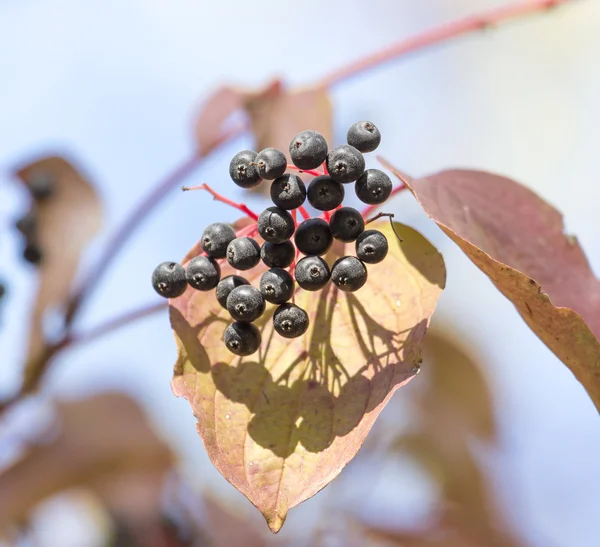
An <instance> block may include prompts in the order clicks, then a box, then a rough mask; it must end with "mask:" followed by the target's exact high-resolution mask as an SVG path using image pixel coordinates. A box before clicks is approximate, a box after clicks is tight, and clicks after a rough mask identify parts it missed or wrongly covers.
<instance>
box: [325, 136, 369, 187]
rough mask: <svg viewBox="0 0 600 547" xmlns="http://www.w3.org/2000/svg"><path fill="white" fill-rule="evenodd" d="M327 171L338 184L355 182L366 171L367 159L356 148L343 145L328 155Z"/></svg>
mask: <svg viewBox="0 0 600 547" xmlns="http://www.w3.org/2000/svg"><path fill="white" fill-rule="evenodd" d="M327 170H328V171H329V175H330V176H331V178H332V179H333V180H336V181H337V182H342V183H346V182H353V181H355V180H356V179H357V178H358V177H360V176H361V175H362V174H363V171H364V170H365V158H364V157H363V155H362V154H361V153H360V152H359V151H358V150H357V149H356V148H354V146H350V145H349V144H342V145H341V146H338V147H337V148H334V149H333V150H332V151H331V152H329V154H328V155H327Z"/></svg>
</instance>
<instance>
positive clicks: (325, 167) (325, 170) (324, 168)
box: [321, 161, 329, 175]
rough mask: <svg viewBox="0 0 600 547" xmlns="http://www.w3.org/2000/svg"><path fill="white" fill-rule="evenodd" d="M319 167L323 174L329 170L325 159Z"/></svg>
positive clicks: (326, 173) (327, 173)
mask: <svg viewBox="0 0 600 547" xmlns="http://www.w3.org/2000/svg"><path fill="white" fill-rule="evenodd" d="M321 167H323V174H324V175H329V170H328V169H327V162H326V161H324V162H323V165H322V166H321Z"/></svg>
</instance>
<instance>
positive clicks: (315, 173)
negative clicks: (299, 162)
mask: <svg viewBox="0 0 600 547" xmlns="http://www.w3.org/2000/svg"><path fill="white" fill-rule="evenodd" d="M287 168H288V169H290V170H292V171H298V172H299V173H306V174H308V175H312V176H313V177H320V176H321V175H322V174H323V173H321V171H317V170H316V169H300V168H299V167H296V166H295V165H289V164H288V166H287Z"/></svg>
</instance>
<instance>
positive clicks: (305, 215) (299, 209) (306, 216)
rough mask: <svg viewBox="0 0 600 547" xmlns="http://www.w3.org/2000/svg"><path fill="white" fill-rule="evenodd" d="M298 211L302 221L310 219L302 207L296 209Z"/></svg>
mask: <svg viewBox="0 0 600 547" xmlns="http://www.w3.org/2000/svg"><path fill="white" fill-rule="evenodd" d="M298 211H300V214H301V215H302V217H303V218H304V220H308V219H309V218H310V215H309V214H308V211H307V210H306V209H305V208H304V207H302V205H301V206H300V207H298Z"/></svg>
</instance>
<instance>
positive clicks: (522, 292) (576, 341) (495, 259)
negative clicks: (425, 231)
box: [386, 162, 600, 409]
mask: <svg viewBox="0 0 600 547" xmlns="http://www.w3.org/2000/svg"><path fill="white" fill-rule="evenodd" d="M386 166H387V167H388V168H390V169H391V170H394V168H393V167H391V166H390V165H389V164H387V162H386ZM395 171H396V173H397V174H398V175H399V176H400V177H401V178H403V179H404V180H405V182H406V183H407V185H408V186H409V187H410V189H411V191H412V192H413V194H414V195H415V197H416V198H417V200H418V201H419V203H420V204H421V206H422V207H423V208H424V209H425V212H426V213H427V214H428V215H429V216H430V217H431V218H432V219H433V220H434V221H435V222H436V223H437V224H438V226H440V228H441V229H442V230H443V231H444V232H445V233H446V235H448V236H449V237H450V238H451V239H452V240H453V241H454V242H455V243H456V244H457V245H458V246H459V247H460V248H461V249H462V250H463V251H464V252H465V254H466V255H467V256H468V257H469V258H470V259H471V260H472V261H473V262H474V263H475V265H476V266H478V267H479V268H480V269H481V270H482V271H483V272H484V273H485V274H486V275H487V276H488V277H489V278H490V279H491V280H492V282H493V283H494V285H496V287H497V288H498V289H499V290H500V292H502V294H504V296H506V297H507V298H508V299H509V300H510V301H511V302H512V303H513V304H514V305H515V307H516V308H517V310H518V311H519V313H520V314H521V316H522V317H523V319H524V320H525V322H526V323H527V324H528V325H529V326H530V327H531V329H532V330H533V331H534V332H535V333H536V334H537V336H539V338H540V339H541V340H542V341H543V342H544V343H545V344H546V345H547V346H548V347H549V348H550V349H551V350H552V351H553V352H554V353H555V354H556V356H557V357H558V358H559V359H561V360H562V361H563V362H564V363H565V364H566V365H567V366H568V367H569V369H570V370H571V372H573V374H574V375H575V377H576V378H577V379H578V380H579V381H580V382H581V383H582V384H583V386H584V388H585V389H586V390H587V392H588V394H589V395H590V397H591V399H592V401H593V402H594V404H595V405H596V408H598V409H600V343H599V342H598V337H599V336H600V282H599V281H598V279H596V277H595V276H594V274H593V272H592V270H591V269H590V265H589V263H588V261H587V259H586V257H585V254H584V252H583V250H582V249H581V247H580V245H579V243H578V242H577V240H576V239H575V238H574V237H572V236H569V235H565V234H564V231H563V230H564V225H563V220H562V216H561V214H560V213H559V212H558V211H557V210H556V209H554V207H552V206H551V205H549V204H548V203H546V202H545V201H544V200H542V199H541V198H540V197H539V196H537V195H536V194H534V193H533V192H532V191H531V190H529V189H527V188H525V187H524V186H522V185H520V184H519V183H517V182H515V181H513V180H510V179H508V178H505V177H501V176H499V175H494V174H491V173H485V172H481V171H468V170H452V171H443V172H441V173H437V174H434V175H431V176H429V177H425V178H422V179H418V180H411V179H409V178H406V177H402V176H401V174H399V172H398V171H397V170H395Z"/></svg>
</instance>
